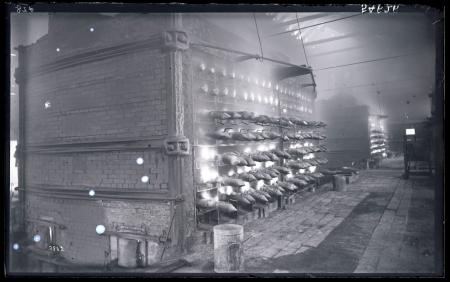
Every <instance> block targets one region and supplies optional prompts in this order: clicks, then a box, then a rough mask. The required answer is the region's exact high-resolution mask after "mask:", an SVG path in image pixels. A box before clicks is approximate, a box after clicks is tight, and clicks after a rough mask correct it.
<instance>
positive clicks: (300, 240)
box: [175, 159, 435, 274]
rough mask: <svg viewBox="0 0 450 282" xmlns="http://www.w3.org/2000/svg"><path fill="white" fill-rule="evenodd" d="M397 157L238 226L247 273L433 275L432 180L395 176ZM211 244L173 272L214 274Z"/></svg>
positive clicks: (399, 163)
mask: <svg viewBox="0 0 450 282" xmlns="http://www.w3.org/2000/svg"><path fill="white" fill-rule="evenodd" d="M402 165H403V163H402V159H394V160H387V161H386V162H385V163H383V165H382V168H381V169H376V170H365V171H361V173H360V178H359V180H358V181H357V182H355V183H352V184H349V185H347V190H346V191H341V192H337V191H331V188H330V187H324V188H323V189H320V190H318V191H316V192H314V193H312V192H308V193H306V194H304V195H302V198H301V199H299V200H297V202H296V203H295V204H293V205H291V206H289V208H288V210H284V211H277V212H273V213H271V214H270V215H269V217H268V218H266V219H258V220H256V221H253V222H251V223H249V224H246V225H245V226H244V232H245V235H244V241H245V242H244V261H245V272H247V273H397V274H398V273H410V274H411V273H422V274H426V273H433V272H435V262H434V246H435V245H434V244H435V243H434V202H433V201H434V185H433V182H432V179H430V178H428V177H411V178H410V179H408V180H405V179H403V178H402V177H401V176H402V173H403V171H402V170H401V168H402ZM212 248H213V247H212V245H203V246H199V248H197V249H196V252H195V253H193V254H191V255H189V256H187V257H186V259H187V260H188V261H190V262H191V266H190V267H184V268H180V269H178V270H176V271H175V272H176V273H193V272H197V273H198V272H202V273H210V272H214V264H213V260H214V259H213V249H212Z"/></svg>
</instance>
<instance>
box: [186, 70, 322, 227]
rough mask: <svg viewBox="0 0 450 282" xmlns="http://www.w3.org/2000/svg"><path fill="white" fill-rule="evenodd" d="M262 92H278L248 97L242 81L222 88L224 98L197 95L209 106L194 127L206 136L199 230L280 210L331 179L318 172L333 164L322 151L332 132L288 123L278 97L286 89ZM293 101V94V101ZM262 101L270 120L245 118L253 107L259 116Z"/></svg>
mask: <svg viewBox="0 0 450 282" xmlns="http://www.w3.org/2000/svg"><path fill="white" fill-rule="evenodd" d="M201 68H202V70H200V71H207V72H208V73H209V74H212V73H213V72H211V70H206V67H205V66H201ZM221 73H222V74H221V76H222V77H225V76H226V75H225V74H223V71H222V72H221ZM231 77H232V78H235V77H236V74H235V73H232V74H231ZM222 80H223V79H222ZM241 80H242V79H241ZM244 80H245V79H244ZM213 82H214V81H213V80H211V81H210V83H213ZM247 82H250V79H248V80H247ZM203 83H204V82H203ZM262 85H266V86H270V87H268V89H267V90H268V91H266V92H265V93H264V92H263V91H258V92H257V93H259V94H257V95H256V98H255V95H254V94H253V93H252V92H251V91H250V92H249V93H250V94H249V93H247V91H246V90H245V89H247V88H245V86H243V85H242V81H241V82H238V83H236V82H234V83H231V84H229V85H228V86H227V85H225V86H222V87H223V89H222V90H220V89H219V88H218V87H212V88H211V87H208V86H207V84H203V85H198V88H199V89H198V92H196V91H194V92H193V93H194V94H195V99H196V100H197V101H196V103H197V104H201V105H203V107H200V108H199V109H196V111H195V113H194V124H195V125H196V126H198V128H199V130H198V132H197V133H198V135H197V137H196V138H195V140H194V148H195V149H194V167H195V169H194V171H195V172H196V173H197V176H195V179H196V181H195V182H196V188H197V193H196V196H197V198H196V206H197V221H198V223H201V224H209V225H215V224H220V223H224V221H227V220H229V219H236V218H237V217H238V216H239V215H240V214H245V213H250V212H252V211H254V210H255V209H256V208H261V207H265V206H268V205H269V204H270V203H277V205H278V207H279V208H280V207H281V206H282V204H281V203H282V202H283V201H284V199H285V198H288V197H290V196H292V195H295V194H296V193H298V192H299V191H302V190H305V189H314V187H315V186H316V185H317V184H318V179H320V178H321V177H324V175H323V174H321V173H320V172H317V171H316V170H317V168H318V167H319V166H320V165H322V164H325V163H326V162H327V159H326V158H325V157H323V156H319V155H320V154H321V153H323V152H325V151H326V148H325V146H323V145H320V141H321V140H323V139H324V138H325V136H324V135H323V134H321V133H320V129H321V128H323V127H324V126H325V124H324V123H322V122H317V121H306V120H302V119H300V118H297V117H284V116H281V117H280V115H277V113H279V107H278V106H279V101H278V98H274V97H278V95H279V94H280V90H284V89H281V87H279V86H278V85H274V86H273V87H272V86H271V82H270V81H269V82H267V81H262V82H260V85H259V86H260V87H263V86H262ZM266 88H267V87H266ZM236 89H241V90H240V91H237V90H236ZM284 91H286V90H284ZM276 92H278V93H276ZM196 93H197V94H198V95H196ZM261 93H262V94H261ZM282 93H284V92H281V94H282ZM290 93H291V90H287V92H286V95H290ZM239 94H241V95H239ZM275 94H278V95H275ZM252 95H253V99H252ZM261 96H262V98H261ZM298 97H299V100H302V98H300V95H298ZM303 99H304V98H303ZM308 99H310V98H308ZM255 101H262V102H261V105H260V106H258V112H259V109H261V112H263V113H266V114H257V113H256V111H243V110H239V109H242V108H248V107H250V105H248V104H246V103H252V104H253V107H251V108H254V104H255ZM256 103H257V102H256ZM297 105H300V104H297ZM299 107H303V106H299ZM294 108H295V107H290V109H294ZM302 110H303V109H302ZM284 113H285V112H284ZM284 113H283V114H284Z"/></svg>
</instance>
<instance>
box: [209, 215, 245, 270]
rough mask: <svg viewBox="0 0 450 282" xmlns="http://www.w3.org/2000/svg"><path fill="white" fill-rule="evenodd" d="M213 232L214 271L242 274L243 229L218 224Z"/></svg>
mask: <svg viewBox="0 0 450 282" xmlns="http://www.w3.org/2000/svg"><path fill="white" fill-rule="evenodd" d="M213 230H214V271H215V272H219V273H224V272H242V271H243V267H244V255H243V253H244V249H243V248H244V246H243V244H242V241H243V240H244V228H243V226H242V225H237V224H220V225H216V226H214V228H213Z"/></svg>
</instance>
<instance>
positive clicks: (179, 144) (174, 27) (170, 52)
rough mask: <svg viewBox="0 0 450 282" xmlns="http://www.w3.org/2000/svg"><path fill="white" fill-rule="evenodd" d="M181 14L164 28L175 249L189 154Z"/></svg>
mask: <svg viewBox="0 0 450 282" xmlns="http://www.w3.org/2000/svg"><path fill="white" fill-rule="evenodd" d="M181 20H182V19H181V14H170V15H169V29H168V30H166V31H164V32H163V42H164V49H165V51H166V52H167V54H166V70H167V71H166V77H167V88H166V89H167V117H168V138H167V139H166V140H165V141H164V145H165V149H166V153H167V155H168V157H169V172H168V175H169V187H170V191H171V194H172V196H173V197H177V198H178V201H176V202H175V203H174V205H173V206H172V214H171V216H172V217H173V221H172V229H171V230H172V232H171V234H169V236H170V237H171V239H172V243H173V244H174V245H176V246H177V247H178V251H180V252H182V251H184V249H185V240H186V234H185V218H184V214H185V211H184V210H185V207H184V205H185V204H184V197H183V192H184V190H185V189H188V188H189V187H185V184H184V183H185V179H184V177H183V176H184V171H183V170H184V161H185V159H184V156H186V155H189V154H190V144H189V139H188V138H186V137H185V136H184V96H183V58H182V52H183V51H184V50H187V49H188V48H189V42H188V36H187V33H186V32H184V31H182V30H181V27H182V22H181Z"/></svg>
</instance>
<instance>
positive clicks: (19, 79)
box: [13, 46, 26, 231]
mask: <svg viewBox="0 0 450 282" xmlns="http://www.w3.org/2000/svg"><path fill="white" fill-rule="evenodd" d="M17 51H18V52H17V53H18V60H19V62H18V68H17V69H16V72H15V74H14V77H15V80H16V83H17V85H18V88H19V91H18V95H19V136H18V138H17V148H16V161H17V164H18V174H17V175H18V182H19V183H18V185H19V188H20V190H19V191H18V198H19V218H18V220H19V222H16V223H13V224H18V225H19V230H23V231H25V190H26V183H25V163H26V159H25V158H26V156H25V143H26V142H25V115H26V108H25V99H26V97H25V89H26V85H25V84H26V78H25V72H24V69H23V68H24V65H25V64H24V62H25V47H24V46H18V47H17Z"/></svg>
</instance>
